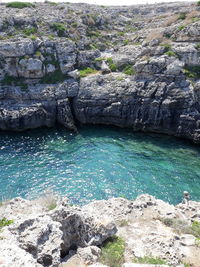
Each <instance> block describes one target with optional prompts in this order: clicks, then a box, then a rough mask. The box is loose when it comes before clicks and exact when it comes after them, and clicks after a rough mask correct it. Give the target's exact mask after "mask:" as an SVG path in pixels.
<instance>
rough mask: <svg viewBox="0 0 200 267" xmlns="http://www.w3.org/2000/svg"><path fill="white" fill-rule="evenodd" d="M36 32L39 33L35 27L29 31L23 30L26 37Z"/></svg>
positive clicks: (28, 29)
mask: <svg viewBox="0 0 200 267" xmlns="http://www.w3.org/2000/svg"><path fill="white" fill-rule="evenodd" d="M36 32H37V28H35V27H31V28H27V29H25V30H23V33H24V34H25V35H26V36H30V35H31V34H34V33H36Z"/></svg>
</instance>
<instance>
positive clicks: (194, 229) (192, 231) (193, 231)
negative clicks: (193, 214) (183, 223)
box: [188, 221, 200, 239]
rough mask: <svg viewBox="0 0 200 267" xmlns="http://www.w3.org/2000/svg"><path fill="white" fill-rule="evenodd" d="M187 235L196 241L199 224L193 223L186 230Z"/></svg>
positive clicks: (198, 233)
mask: <svg viewBox="0 0 200 267" xmlns="http://www.w3.org/2000/svg"><path fill="white" fill-rule="evenodd" d="M188 233H189V234H191V235H193V236H195V237H196V238H197V239H199V238H200V223H199V222H198V221H194V222H193V223H192V225H191V226H190V228H189V229H188Z"/></svg>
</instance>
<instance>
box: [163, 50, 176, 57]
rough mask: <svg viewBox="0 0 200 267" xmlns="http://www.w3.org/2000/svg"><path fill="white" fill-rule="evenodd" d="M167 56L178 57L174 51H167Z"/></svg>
mask: <svg viewBox="0 0 200 267" xmlns="http://www.w3.org/2000/svg"><path fill="white" fill-rule="evenodd" d="M165 55H167V56H168V57H177V55H176V53H174V52H173V51H171V50H170V51H167V52H165Z"/></svg>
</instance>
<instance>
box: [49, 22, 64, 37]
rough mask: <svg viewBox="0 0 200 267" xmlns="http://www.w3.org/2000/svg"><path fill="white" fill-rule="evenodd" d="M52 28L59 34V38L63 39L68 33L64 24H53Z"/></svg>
mask: <svg viewBox="0 0 200 267" xmlns="http://www.w3.org/2000/svg"><path fill="white" fill-rule="evenodd" d="M51 28H52V29H53V30H54V31H56V32H57V34H58V36H59V37H63V36H65V33H66V30H67V29H66V28H65V25H64V24H62V23H56V22H55V23H53V24H52V25H51Z"/></svg>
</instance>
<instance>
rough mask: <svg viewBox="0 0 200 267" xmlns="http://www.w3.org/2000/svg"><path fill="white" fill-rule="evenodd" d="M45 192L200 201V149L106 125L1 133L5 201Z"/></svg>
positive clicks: (76, 198) (80, 198)
mask: <svg viewBox="0 0 200 267" xmlns="http://www.w3.org/2000/svg"><path fill="white" fill-rule="evenodd" d="M46 189H48V190H53V191H55V192H58V193H59V194H61V195H65V196H68V197H69V198H70V200H71V202H73V203H79V204H80V203H85V202H87V201H88V200H92V199H107V198H110V197H119V196H123V197H126V198H129V199H133V198H135V197H136V196H137V195H139V194H142V193H148V194H152V195H154V196H156V197H158V198H160V199H163V200H166V201H169V202H170V203H174V204H176V203H178V202H179V201H181V199H182V192H183V191H184V190H187V191H189V192H190V194H191V196H192V199H193V200H199V201H200V147H199V146H195V145H192V144H190V143H189V142H187V141H185V140H180V139H176V138H173V137H169V136H164V135H154V134H142V133H133V132H131V131H128V130H122V129H118V128H106V127H100V126H98V127H84V128H81V129H80V132H79V134H75V133H70V132H68V131H66V130H65V129H63V128H61V129H50V130H49V129H40V130H32V131H27V132H24V133H5V132H1V133H0V198H1V199H10V198H12V197H16V196H21V197H25V198H34V197H37V196H38V195H39V194H41V193H42V192H44V191H45V190H46Z"/></svg>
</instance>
